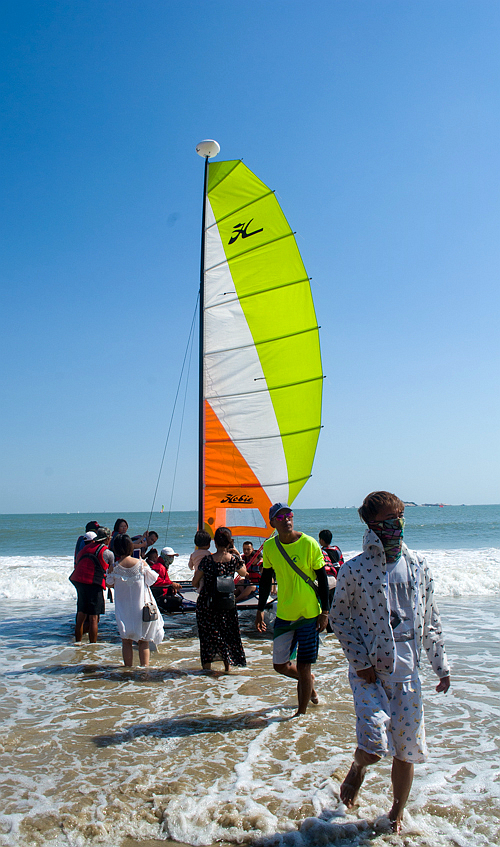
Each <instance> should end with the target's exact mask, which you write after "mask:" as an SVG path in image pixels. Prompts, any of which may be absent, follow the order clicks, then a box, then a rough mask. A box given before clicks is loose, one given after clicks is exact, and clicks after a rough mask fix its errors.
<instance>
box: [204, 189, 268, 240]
mask: <svg viewBox="0 0 500 847" xmlns="http://www.w3.org/2000/svg"><path fill="white" fill-rule="evenodd" d="M271 194H274V191H272V190H271V189H269V191H266V193H265V194H261V195H260V196H259V197H254V199H253V200H249V202H248V203H244V204H243V206H239V207H238V208H237V209H233V210H232V211H231V212H228V213H227V215H223V216H222V217H221V218H217V220H216V221H214V222H213V224H209V225H208V226H207V227H205V232H207V230H209V229H211V227H213V226H218V224H220V223H222V222H223V221H225V220H227V218H230V217H231V215H237V214H238V212H242V211H243V209H248V207H249V206H253V204H254V203H258V202H259V200H264V199H265V198H266V197H269V196H270V195H271Z"/></svg>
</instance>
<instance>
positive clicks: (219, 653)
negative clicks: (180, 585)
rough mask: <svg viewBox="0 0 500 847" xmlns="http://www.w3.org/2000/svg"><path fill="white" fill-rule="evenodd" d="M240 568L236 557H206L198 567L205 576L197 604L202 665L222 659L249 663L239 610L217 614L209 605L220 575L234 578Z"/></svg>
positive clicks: (241, 664) (234, 662)
mask: <svg viewBox="0 0 500 847" xmlns="http://www.w3.org/2000/svg"><path fill="white" fill-rule="evenodd" d="M240 567H241V562H239V561H238V559H236V557H235V556H232V557H231V561H230V562H216V561H215V560H214V559H213V558H212V556H210V555H209V556H205V557H204V558H203V559H202V560H201V562H200V564H199V565H198V568H199V570H200V571H202V573H203V587H202V589H201V591H200V594H199V596H198V602H197V603H196V621H197V623H198V637H199V639H200V656H201V664H202V665H205V664H207V663H208V662H214V661H216V660H217V659H220V660H222V661H223V662H224V663H226V664H229V665H237V666H238V667H240V668H244V667H245V666H246V663H247V660H246V658H245V652H244V650H243V644H242V643H241V635H240V627H239V623H238V612H237V610H236V609H228V610H225V611H217V610H215V609H213V608H212V607H211V605H210V598H211V594H212V591H213V589H214V587H215V586H214V583H215V580H216V578H217V577H218V576H234V573H235V571H236V570H237V569H238V568H240Z"/></svg>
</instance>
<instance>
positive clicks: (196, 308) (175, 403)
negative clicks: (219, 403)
mask: <svg viewBox="0 0 500 847" xmlns="http://www.w3.org/2000/svg"><path fill="white" fill-rule="evenodd" d="M199 299H200V292H198V296H197V298H196V305H195V307H194V314H193V319H192V321H191V329H190V330H189V336H188V342H187V344H186V352H185V353H184V359H183V362H182V368H181V374H180V377H179V382H178V385H177V391H176V392H175V399H174V406H173V409H172V415H171V417H170V423H169V425H168V432H167V438H166V441H165V447H164V448H163V456H162V457H161V463H160V470H159V472H158V479H157V480H156V488H155V493H154V496H153V502H152V504H151V511H150V513H149V521H148V528H147V530H146V532H149V527H150V526H151V518H152V516H153V509H154V507H155V501H156V495H157V494H158V486H159V485H160V478H161V472H162V470H163V463H164V461H165V453H166V452H167V445H168V439H169V438H170V430H171V429H172V423H173V420H174V413H175V407H176V405H177V398H178V396H179V390H180V387H181V380H182V374H183V373H184V367H185V365H186V358H187V354H188V350H189V344H190V342H191V337H192V335H193V330H194V325H195V319H196V312H197V311H198V302H199Z"/></svg>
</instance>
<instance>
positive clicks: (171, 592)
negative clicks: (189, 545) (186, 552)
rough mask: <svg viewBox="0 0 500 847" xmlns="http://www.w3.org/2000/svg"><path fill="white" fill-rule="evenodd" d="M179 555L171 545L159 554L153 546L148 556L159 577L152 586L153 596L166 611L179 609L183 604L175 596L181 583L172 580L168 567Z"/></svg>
mask: <svg viewBox="0 0 500 847" xmlns="http://www.w3.org/2000/svg"><path fill="white" fill-rule="evenodd" d="M178 555H179V554H178V553H175V552H174V551H173V550H172V548H171V547H164V548H163V550H162V551H161V555H160V556H158V551H157V550H155V549H154V548H153V550H150V551H149V553H148V555H147V558H146V561H147V563H148V565H149V567H150V568H151V569H152V570H154V571H156V573H157V574H158V579H157V580H156V582H155V584H154V585H153V586H152V587H151V591H152V593H153V597H154V598H155V600H156V602H157V604H158V606H159V608H160V609H162V611H165V612H176V611H179V610H180V608H181V605H182V599H181V598H180V597H176V596H175V595H176V594H177V592H178V591H179V590H180V587H181V586H180V583H179V582H172V580H171V579H170V577H169V575H168V569H169V567H170V565H171V564H172V562H173V561H174V559H175V557H176V556H178Z"/></svg>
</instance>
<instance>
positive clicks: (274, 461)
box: [203, 160, 323, 538]
mask: <svg viewBox="0 0 500 847" xmlns="http://www.w3.org/2000/svg"><path fill="white" fill-rule="evenodd" d="M204 220H205V228H204V234H203V238H204V257H205V258H204V276H203V280H204V300H203V304H204V305H203V330H204V331H203V339H204V341H203V398H204V400H203V450H204V490H203V499H204V507H203V523H204V525H205V528H206V529H208V530H209V531H210V532H211V533H212V534H213V532H214V530H215V528H216V527H217V526H218V525H220V524H224V525H226V526H230V527H231V526H232V524H231V521H232V520H233V518H234V522H235V523H234V526H236V522H237V526H238V527H240V528H241V527H244V528H245V531H246V530H247V528H248V527H250V526H253V525H254V524H255V516H256V515H257V516H260V517H259V520H258V521H257V523H258V524H259V529H258V531H256V534H257V536H258V537H261V538H262V537H266V535H269V534H271V532H272V528H271V527H270V526H269V523H268V512H269V506H270V505H271V504H272V503H273V502H276V501H281V502H288V503H290V504H291V503H292V502H293V500H294V499H295V497H296V496H297V494H298V493H299V491H300V490H301V488H302V487H303V485H304V484H305V482H306V481H307V480H308V479H309V478H310V476H311V468H312V463H313V459H314V453H315V450H316V444H317V439H318V435H319V430H320V428H321V395H322V383H323V374H322V369H321V355H320V348H319V335H318V325H317V320H316V315H315V311H314V305H313V302H312V296H311V289H310V281H309V277H308V276H307V273H306V270H305V268H304V265H303V263H302V259H301V257H300V254H299V251H298V248H297V244H296V241H295V238H294V236H293V233H292V230H291V229H290V226H289V224H288V222H287V220H286V218H285V216H284V215H283V212H282V211H281V208H280V206H279V203H278V201H277V199H276V196H275V193H274V191H271V190H270V189H269V188H268V186H266V185H265V184H264V183H263V182H262V181H261V180H260V179H259V178H258V177H257V176H256V175H255V174H253V173H252V172H251V171H250V170H249V169H248V168H247V167H246V165H244V164H243V163H242V162H241V161H240V160H237V161H236V162H235V161H230V162H211V163H210V164H209V166H208V180H207V192H206V197H205V211H204ZM283 289H286V295H285V294H284V293H283ZM284 367H285V368H286V374H284V372H283V368H284ZM283 376H285V381H284V380H283ZM235 508H237V510H238V516H236V514H234V515H232V510H234V509H235ZM245 514H248V519H247V520H245ZM233 531H234V530H233Z"/></svg>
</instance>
